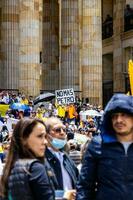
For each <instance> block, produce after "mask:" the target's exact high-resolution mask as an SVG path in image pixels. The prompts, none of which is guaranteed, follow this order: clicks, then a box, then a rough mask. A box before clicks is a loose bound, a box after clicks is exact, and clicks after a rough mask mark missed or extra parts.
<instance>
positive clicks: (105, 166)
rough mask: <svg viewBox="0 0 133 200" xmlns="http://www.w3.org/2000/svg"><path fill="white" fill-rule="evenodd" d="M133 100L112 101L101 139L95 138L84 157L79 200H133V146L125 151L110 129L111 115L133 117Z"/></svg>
mask: <svg viewBox="0 0 133 200" xmlns="http://www.w3.org/2000/svg"><path fill="white" fill-rule="evenodd" d="M132 104H133V98H132V97H129V96H126V95H123V94H117V95H114V96H113V97H112V99H111V100H110V102H109V103H108V105H107V107H106V108H105V114H104V118H103V126H102V133H101V136H100V135H99V136H96V137H94V138H93V140H92V141H91V143H90V144H89V146H88V148H87V151H86V153H85V156H84V161H83V166H82V169H81V174H80V177H79V180H78V184H77V197H76V200H104V199H107V200H116V199H117V200H125V199H128V200H133V143H131V144H130V146H129V147H128V150H127V152H126V151H125V149H124V147H123V144H121V143H120V142H119V141H118V140H117V138H116V135H115V132H114V130H113V128H112V125H111V114H112V113H114V112H126V113H130V114H131V115H133V107H132V106H133V105H132Z"/></svg>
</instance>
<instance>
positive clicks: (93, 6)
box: [82, 0, 102, 104]
mask: <svg viewBox="0 0 133 200" xmlns="http://www.w3.org/2000/svg"><path fill="white" fill-rule="evenodd" d="M82 9H83V16H82V96H83V97H88V98H89V102H90V103H93V104H95V103H96V104H102V38H101V35H102V34H101V0H93V1H92V0H84V1H83V8H82Z"/></svg>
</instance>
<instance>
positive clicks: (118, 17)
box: [113, 0, 125, 92]
mask: <svg viewBox="0 0 133 200" xmlns="http://www.w3.org/2000/svg"><path fill="white" fill-rule="evenodd" d="M124 5H125V2H124V1H123V0H117V1H115V4H114V17H113V18H114V35H113V38H114V41H113V46H114V54H113V62H114V63H113V79H114V84H113V86H114V88H113V90H114V92H124V84H125V82H124V74H123V48H122V40H121V33H122V32H123V30H124Z"/></svg>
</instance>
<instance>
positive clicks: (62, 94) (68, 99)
mask: <svg viewBox="0 0 133 200" xmlns="http://www.w3.org/2000/svg"><path fill="white" fill-rule="evenodd" d="M55 96H56V100H57V103H58V104H59V105H61V104H70V103H75V94H74V90H73V88H70V89H63V90H56V91H55Z"/></svg>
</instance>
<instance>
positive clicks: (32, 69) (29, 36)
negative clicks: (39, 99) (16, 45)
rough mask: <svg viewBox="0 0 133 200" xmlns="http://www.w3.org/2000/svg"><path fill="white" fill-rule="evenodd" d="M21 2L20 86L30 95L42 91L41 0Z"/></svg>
mask: <svg viewBox="0 0 133 200" xmlns="http://www.w3.org/2000/svg"><path fill="white" fill-rule="evenodd" d="M19 2H20V51H19V62H20V71H19V72H20V73H19V88H20V90H21V91H22V92H24V93H25V94H28V95H37V94H39V92H40V75H41V73H40V55H39V54H40V49H39V0H30V1H29V0H19Z"/></svg>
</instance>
